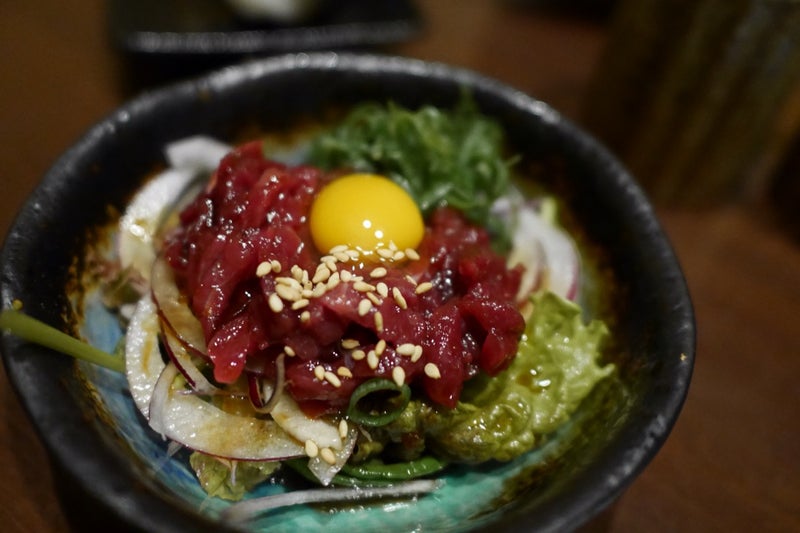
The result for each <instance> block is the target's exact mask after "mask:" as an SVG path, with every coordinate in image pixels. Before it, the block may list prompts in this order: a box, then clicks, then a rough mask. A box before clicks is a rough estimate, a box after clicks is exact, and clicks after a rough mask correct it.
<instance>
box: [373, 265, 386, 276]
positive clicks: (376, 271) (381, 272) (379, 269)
mask: <svg viewBox="0 0 800 533" xmlns="http://www.w3.org/2000/svg"><path fill="white" fill-rule="evenodd" d="M385 276H386V269H385V268H384V267H377V268H373V269H372V271H371V272H370V273H369V277H371V278H374V279H377V278H383V277H385Z"/></svg>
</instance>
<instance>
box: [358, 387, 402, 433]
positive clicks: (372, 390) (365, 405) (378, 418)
mask: <svg viewBox="0 0 800 533" xmlns="http://www.w3.org/2000/svg"><path fill="white" fill-rule="evenodd" d="M387 392H388V393H389V394H390V397H388V398H387V397H386V396H385V395H386V393H387ZM410 399H411V388H410V387H409V386H408V385H406V384H403V385H402V386H400V385H397V383H395V382H394V381H391V380H389V379H383V378H375V379H371V380H369V381H365V382H364V383H362V384H361V385H359V386H358V387H356V390H354V391H353V394H352V395H351V396H350V405H349V406H348V408H347V417H348V418H349V419H350V420H352V421H354V422H357V423H359V424H361V425H363V426H369V427H378V426H385V425H386V424H389V423H390V422H393V421H394V420H397V418H398V417H399V416H400V415H401V414H402V413H403V410H404V409H405V408H406V405H408V401H409V400H410Z"/></svg>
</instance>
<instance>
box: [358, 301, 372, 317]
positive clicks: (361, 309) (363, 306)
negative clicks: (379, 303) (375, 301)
mask: <svg viewBox="0 0 800 533" xmlns="http://www.w3.org/2000/svg"><path fill="white" fill-rule="evenodd" d="M370 309H372V302H370V301H369V299H368V298H364V299H363V300H361V301H360V302H358V316H367V313H369V311H370Z"/></svg>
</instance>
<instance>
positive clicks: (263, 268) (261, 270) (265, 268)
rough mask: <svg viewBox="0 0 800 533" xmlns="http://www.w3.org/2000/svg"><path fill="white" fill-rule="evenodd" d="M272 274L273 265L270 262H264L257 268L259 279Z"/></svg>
mask: <svg viewBox="0 0 800 533" xmlns="http://www.w3.org/2000/svg"><path fill="white" fill-rule="evenodd" d="M270 272H272V264H271V263H270V262H269V261H262V262H261V263H259V264H258V267H257V268H256V276H258V277H259V278H263V277H264V276H266V275H267V274H269V273H270Z"/></svg>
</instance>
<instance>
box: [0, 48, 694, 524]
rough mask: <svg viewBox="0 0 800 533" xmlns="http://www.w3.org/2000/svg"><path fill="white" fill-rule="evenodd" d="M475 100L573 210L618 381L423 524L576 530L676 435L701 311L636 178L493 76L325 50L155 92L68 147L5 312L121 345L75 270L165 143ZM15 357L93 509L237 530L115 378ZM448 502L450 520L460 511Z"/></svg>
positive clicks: (28, 211) (6, 266)
mask: <svg viewBox="0 0 800 533" xmlns="http://www.w3.org/2000/svg"><path fill="white" fill-rule="evenodd" d="M465 88H466V89H467V90H469V92H471V94H472V96H473V98H474V99H475V101H476V103H477V104H478V106H479V108H480V109H481V111H482V112H483V113H485V114H488V115H491V116H493V117H495V118H496V119H497V120H499V121H500V122H501V123H502V124H503V126H504V127H505V130H506V133H507V135H508V140H509V144H510V146H511V148H512V151H514V153H518V154H520V155H521V156H522V161H521V162H520V168H521V170H522V171H524V173H526V174H531V175H534V176H535V177H536V178H537V179H538V180H540V181H541V182H542V184H543V185H544V186H545V187H546V188H547V189H548V190H551V191H552V192H553V193H555V194H557V195H558V197H559V198H560V199H561V200H562V202H563V205H564V207H565V215H566V217H567V223H568V225H569V227H570V229H572V230H573V231H574V232H575V234H576V235H577V236H578V239H579V241H580V243H581V245H582V247H583V249H584V251H585V253H586V254H587V256H588V257H591V258H592V259H591V262H592V264H591V267H592V269H593V272H594V278H593V279H594V281H595V284H596V285H597V289H596V290H595V291H594V294H595V295H596V297H595V298H594V299H593V301H592V302H591V303H590V306H589V307H590V311H591V313H592V314H593V315H597V316H600V317H601V318H604V319H606V320H608V321H609V323H610V325H611V327H612V332H613V336H614V342H613V346H612V347H610V349H609V359H610V360H612V361H613V362H614V363H615V364H616V365H617V366H618V370H619V371H618V377H617V378H616V379H614V380H608V381H607V382H605V383H604V384H603V385H602V386H600V387H598V389H597V390H596V391H595V392H594V393H593V394H592V396H590V398H589V399H588V400H587V402H585V404H584V405H583V406H582V407H581V409H580V410H579V412H578V413H577V414H576V415H575V417H574V419H573V421H572V422H571V423H570V424H568V425H567V426H566V427H565V428H564V429H563V430H562V431H560V432H559V434H557V435H555V436H553V437H552V438H551V439H550V440H548V441H547V442H546V443H545V445H544V447H543V448H542V450H541V451H540V452H536V453H539V454H541V456H539V457H533V456H532V457H531V458H529V462H527V463H520V464H516V465H513V468H516V469H517V470H515V471H514V473H513V474H508V472H507V471H505V473H503V474H502V475H501V477H500V478H499V479H500V481H499V485H496V486H494V488H493V489H492V490H495V493H494V494H492V495H491V497H487V498H486V502H484V504H482V505H479V506H477V508H476V509H474V510H472V511H471V512H470V513H469V516H467V517H466V518H465V517H464V516H463V515H462V514H459V513H463V512H464V511H463V510H461V511H453V513H454V514H453V515H452V516H451V517H450V518H449V519H447V520H444V521H442V522H436V523H431V522H430V521H429V520H428V518H426V516H427V515H425V514H424V509H422V508H420V512H421V513H422V514H421V515H420V516H421V517H422V518H420V521H419V523H418V525H419V526H420V528H421V529H431V528H432V527H433V528H438V529H451V530H452V529H484V528H485V529H489V528H492V529H494V528H502V529H503V530H515V529H521V530H522V529H524V530H527V529H536V530H538V531H556V530H564V529H572V528H576V527H578V526H579V525H581V524H583V523H585V522H586V521H587V520H589V519H590V518H591V517H592V516H595V515H596V514H597V513H599V512H600V511H601V510H603V509H604V508H606V507H607V506H608V505H609V504H610V503H611V502H612V501H613V500H614V499H615V498H616V497H618V496H619V495H620V494H621V492H622V491H623V490H624V489H625V488H626V487H627V486H628V485H629V484H630V483H631V482H632V480H633V479H634V478H635V477H636V476H637V475H638V473H639V472H640V471H641V470H642V469H643V468H644V467H645V466H646V465H647V463H648V462H649V461H650V460H651V459H652V457H653V456H654V455H655V453H656V452H657V450H658V449H659V447H660V446H661V445H662V444H663V442H664V440H665V439H666V438H667V436H668V434H669V431H670V429H671V427H672V425H673V424H674V422H675V420H676V418H677V416H678V413H679V411H680V408H681V406H682V403H683V400H684V398H685V395H686V392H687V389H688V385H689V381H690V378H691V372H692V366H693V359H694V350H695V329H694V317H693V311H692V307H691V302H690V299H689V295H688V291H687V287H686V283H685V281H684V278H683V275H682V273H681V270H680V267H679V265H678V262H677V260H676V257H675V255H674V253H673V251H672V248H671V247H670V244H669V242H668V241H667V239H666V237H665V236H664V234H663V231H662V230H661V227H660V225H659V223H658V221H657V220H656V217H655V215H654V213H653V210H652V208H651V207H650V205H649V204H648V202H647V200H646V198H645V197H644V196H643V194H642V192H641V190H640V189H639V187H638V186H637V185H636V183H635V182H634V180H633V179H632V178H631V176H630V175H629V174H628V173H627V172H626V171H625V169H624V168H623V167H622V166H621V165H620V164H619V163H618V162H617V160H616V159H615V158H614V157H613V156H611V155H610V154H609V153H608V152H607V151H606V150H605V149H604V148H603V147H602V146H600V145H599V144H598V143H597V142H596V141H595V140H594V139H592V138H591V137H589V136H588V135H587V134H585V133H584V132H583V131H581V130H580V129H579V128H577V127H576V126H574V125H573V124H571V123H570V122H569V121H567V120H565V119H564V118H563V117H561V116H560V115H559V114H558V113H557V112H556V111H554V110H553V109H551V108H550V107H549V106H547V105H546V104H544V103H542V102H540V101H538V100H536V99H533V98H531V97H530V96H527V95H525V94H523V93H521V92H519V91H516V90H514V89H512V88H509V87H507V86H504V85H503V84H500V83H498V82H496V81H494V80H491V79H488V78H485V77H483V76H481V75H478V74H476V73H473V72H469V71H465V70H460V69H456V68H452V67H448V66H444V65H440V64H432V63H426V62H422V61H418V60H411V59H403V58H394V57H383V56H372V55H358V54H353V55H351V54H334V53H319V54H301V55H291V56H282V57H279V58H273V59H267V60H260V61H256V62H251V63H246V64H243V65H239V66H234V67H230V68H227V69H225V70H222V71H219V72H216V73H214V74H211V75H209V76H206V77H203V78H200V79H197V80H193V81H190V82H185V83H182V84H178V85H173V86H170V87H168V88H165V89H162V90H158V91H155V92H151V93H148V94H145V95H143V96H141V97H139V98H138V99H136V100H134V101H132V102H130V103H128V104H127V105H125V106H124V107H122V108H120V109H119V110H117V111H116V112H114V113H113V114H112V115H111V116H109V117H108V118H107V119H105V120H104V121H102V122H101V123H99V124H98V125H97V126H95V127H94V128H93V129H91V130H90V131H89V132H88V133H87V134H86V135H85V136H84V137H83V138H82V139H81V140H80V141H79V142H78V143H77V144H75V145H74V146H73V147H72V148H71V149H70V150H69V151H67V152H66V153H65V154H64V156H63V157H62V158H61V159H59V160H58V161H57V162H56V163H55V165H54V166H53V167H52V169H51V170H50V171H49V173H48V174H47V175H46V176H45V177H44V179H43V181H42V182H41V184H40V186H39V187H38V188H37V189H36V191H35V192H34V193H33V195H32V196H31V198H30V199H29V201H28V202H27V204H26V205H25V206H24V208H23V209H22V211H21V212H20V214H19V216H18V217H17V219H16V221H15V223H14V225H13V227H12V229H11V231H10V233H9V234H8V236H7V237H6V241H5V244H4V248H3V255H2V279H1V280H0V283H1V285H0V289H1V290H2V299H3V304H4V306H8V305H10V302H11V301H12V300H13V299H15V298H18V299H20V300H22V301H23V302H24V303H25V309H26V311H27V312H28V313H29V314H31V315H33V316H35V317H37V318H40V319H42V320H44V321H46V322H48V323H50V324H53V325H56V326H60V327H63V328H65V329H67V330H72V331H75V330H78V329H80V330H81V331H82V332H83V333H84V334H87V335H89V336H90V337H91V338H92V340H93V342H96V343H97V344H99V345H102V346H103V347H109V346H112V347H113V343H114V342H115V341H116V338H115V337H114V335H113V334H111V335H109V336H104V334H103V331H106V328H105V327H104V325H103V324H104V321H105V320H107V319H108V317H104V316H102V313H101V314H99V315H98V314H94V313H92V311H91V309H90V307H91V306H87V305H86V304H85V302H84V301H83V300H80V299H79V298H78V299H76V298H77V297H76V295H77V296H78V297H83V296H84V292H83V290H82V288H81V287H80V286H79V285H80V284H79V282H77V281H76V280H77V279H78V277H76V272H81V270H82V269H83V268H85V267H86V261H85V249H86V246H87V245H89V244H91V245H97V243H100V242H102V241H103V236H102V235H101V233H102V232H101V231H100V229H99V228H103V227H104V226H106V225H107V224H108V222H109V220H111V219H113V216H114V213H118V212H119V210H121V209H122V208H123V207H124V205H125V203H126V200H127V199H128V198H129V197H130V195H131V194H132V193H133V192H134V191H135V190H136V189H137V187H139V186H140V185H141V183H142V180H143V179H144V177H145V176H147V175H148V174H150V173H152V172H153V171H154V170H156V169H157V168H159V166H161V165H163V164H164V160H163V155H162V149H163V147H164V145H165V144H167V143H169V142H170V141H174V140H177V139H180V138H183V137H187V136H190V135H197V134H207V135H212V136H214V137H217V138H219V139H222V140H226V141H229V142H236V141H239V140H243V139H246V138H247V137H248V135H251V134H253V132H262V131H267V132H270V131H283V130H286V129H287V128H292V127H294V126H296V125H297V124H298V123H300V122H304V121H305V120H307V119H309V120H314V119H318V118H319V117H321V116H327V115H328V114H329V113H330V112H331V110H333V109H340V108H346V107H348V106H350V105H353V104H355V103H358V102H363V101H366V100H373V101H381V102H385V101H388V100H392V101H395V102H398V103H400V104H402V105H405V106H410V107H416V106H419V105H422V104H433V105H438V106H444V107H450V106H452V105H453V104H454V103H455V102H456V101H457V100H458V99H459V96H460V94H461V92H462V91H463V90H464V89H465ZM2 352H3V356H4V362H5V364H6V368H7V371H8V374H9V377H10V379H11V381H12V383H13V385H14V387H15V388H16V390H17V392H18V394H19V396H20V397H21V399H22V402H23V405H24V407H25V409H26V410H27V411H28V412H29V414H30V416H31V419H32V420H33V422H34V425H35V427H36V428H37V430H38V432H39V433H40V436H41V438H42V440H43V442H44V443H45V445H46V447H47V449H48V451H49V453H50V454H51V457H52V459H53V462H54V464H55V465H56V466H57V468H58V469H59V471H63V472H64V473H65V475H66V476H67V477H68V478H69V479H70V482H71V483H73V484H74V485H75V486H76V487H78V488H80V490H81V491H83V492H84V493H85V496H86V498H87V499H90V500H91V501H93V502H96V503H99V504H100V506H101V507H102V508H104V509H107V510H108V511H109V513H110V515H111V516H113V517H114V520H116V521H118V522H119V523H123V524H127V525H129V526H131V527H134V528H136V529H141V530H146V531H183V530H220V529H221V528H224V526H222V525H220V524H218V523H215V522H214V520H213V517H214V512H215V511H214V509H215V508H214V505H213V504H211V505H210V507H208V508H207V509H206V511H205V512H198V511H197V506H198V505H197V504H198V500H197V498H198V496H197V495H194V496H192V495H188V496H187V494H190V493H192V491H194V490H196V487H194V488H193V485H192V483H193V479H191V478H188V479H185V474H186V472H185V471H184V470H183V469H181V468H180V467H179V466H176V464H175V463H177V460H175V461H166V460H164V461H162V460H161V459H159V458H158V456H157V454H156V453H155V452H153V454H150V452H149V451H147V450H150V451H153V450H155V451H158V450H162V451H163V447H164V446H163V443H158V442H156V441H155V440H154V439H153V436H152V435H151V434H149V433H148V432H147V431H146V430H145V429H144V427H143V426H142V422H141V420H137V419H136V417H135V414H131V413H129V412H128V411H129V410H130V405H129V403H130V402H129V399H127V396H126V391H125V383H124V380H120V379H119V378H120V376H115V375H112V374H111V373H109V372H106V371H104V370H102V369H97V368H93V367H91V366H90V365H84V364H78V365H76V364H75V363H74V362H73V361H71V360H69V359H68V358H66V357H63V356H59V355H57V354H54V353H52V352H50V351H48V350H46V349H44V348H40V347H37V346H34V345H31V344H27V343H24V342H21V341H19V340H18V339H16V338H13V337H11V336H8V335H4V336H3V339H2ZM126 413H127V414H126ZM160 461H162V462H160ZM159 462H160V463H159ZM503 468H511V467H510V466H508V465H501V466H497V465H495V466H492V467H482V468H480V469H477V470H475V471H472V472H466V471H465V472H463V473H456V474H455V475H454V477H453V485H454V486H457V485H458V482H461V483H463V484H475V483H480V482H482V481H483V482H487V483H488V482H489V481H490V480H492V479H494V478H497V476H498V473H497V472H498V471H499V470H498V469H501V470H502V469H503ZM465 494H466V493H465ZM438 503H439V504H440V505H439V508H440V509H441V511H442V513H441V514H442V515H444V516H446V515H448V513H449V511H448V510H447V509H449V508H448V507H447V502H446V501H442V502H438ZM412 506H413V504H412ZM209 509H210V511H209ZM435 509H436V506H434V507H432V508H431V510H430V511H429V512H430V513H433V512H435ZM374 511H375V510H374V509H373V510H372V511H371V512H373V513H374ZM305 513H306V515H309V514H310V516H313V517H314V518H313V521H312V522H308V523H306V525H314V526H317V527H326V528H327V529H331V527H329V526H330V525H331V524H334V525H335V524H338V522H330V520H338V521H340V522H341V523H342V524H346V523H347V520H349V523H352V524H360V526H359V527H365V528H367V527H368V525H369V521H359V520H358V519H356V518H351V519H347V518H346V517H347V516H348V515H349V516H350V517H353V516H355V515H353V513H338V515H339V518H336V519H330V518H324V517H330V516H333V515H337V513H328V512H325V510H324V509H323V510H322V511H321V512H320V511H319V510H310V511H305ZM405 514H408V513H405ZM342 516H344V517H345V518H342ZM365 516H366V515H365ZM321 517H322V518H321ZM278 519H279V520H277V521H269V520H264V521H260V522H257V523H256V524H257V525H259V526H263V527H264V528H266V527H272V526H274V525H275V524H276V522H281V521H286V522H287V523H294V522H291V520H294V518H293V515H291V514H287V515H280V516H278ZM284 519H285V520H284ZM305 519H306V518H304V520H305ZM298 523H299V522H298ZM390 524H391V523H390ZM395 525H397V526H398V529H399V528H407V527H408V524H407V523H405V522H403V523H400V522H398V523H396V524H395ZM343 527H344V526H343ZM333 529H335V528H333ZM356 529H357V528H356Z"/></svg>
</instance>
